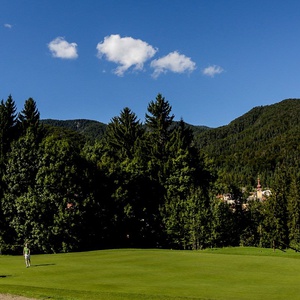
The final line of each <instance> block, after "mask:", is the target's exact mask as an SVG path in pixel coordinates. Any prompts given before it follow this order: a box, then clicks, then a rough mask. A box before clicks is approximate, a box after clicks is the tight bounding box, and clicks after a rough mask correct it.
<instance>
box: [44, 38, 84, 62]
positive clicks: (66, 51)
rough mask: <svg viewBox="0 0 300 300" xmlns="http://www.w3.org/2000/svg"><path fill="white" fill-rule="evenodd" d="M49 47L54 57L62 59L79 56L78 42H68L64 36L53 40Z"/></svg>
mask: <svg viewBox="0 0 300 300" xmlns="http://www.w3.org/2000/svg"><path fill="white" fill-rule="evenodd" d="M48 48H49V50H50V51H51V53H52V56H53V57H58V58H62V59H76V58H77V57H78V54H77V44H76V43H68V42H67V41H66V40H65V39H64V38H63V37H57V38H56V39H54V40H53V41H51V42H50V43H49V44H48Z"/></svg>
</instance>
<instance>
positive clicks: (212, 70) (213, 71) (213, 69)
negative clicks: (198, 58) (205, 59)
mask: <svg viewBox="0 0 300 300" xmlns="http://www.w3.org/2000/svg"><path fill="white" fill-rule="evenodd" d="M223 72H224V69H223V68H221V67H220V66H216V65H213V66H209V67H207V68H205V69H204V70H203V71H202V73H203V75H206V76H209V77H214V76H215V75H217V74H221V73H223Z"/></svg>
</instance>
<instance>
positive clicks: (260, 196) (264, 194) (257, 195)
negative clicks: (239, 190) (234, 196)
mask: <svg viewBox="0 0 300 300" xmlns="http://www.w3.org/2000/svg"><path fill="white" fill-rule="evenodd" d="M271 194H272V193H271V191H270V190H269V189H266V190H263V189H262V187H261V184H260V179H259V178H257V186H256V191H255V192H252V193H251V194H250V196H249V197H248V198H247V201H251V200H258V201H265V200H266V199H267V198H268V197H269V196H271Z"/></svg>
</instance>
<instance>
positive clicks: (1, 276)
mask: <svg viewBox="0 0 300 300" xmlns="http://www.w3.org/2000/svg"><path fill="white" fill-rule="evenodd" d="M11 276H12V275H0V278H6V277H11Z"/></svg>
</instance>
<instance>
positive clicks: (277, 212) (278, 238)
mask: <svg viewBox="0 0 300 300" xmlns="http://www.w3.org/2000/svg"><path fill="white" fill-rule="evenodd" d="M274 178H275V179H274V183H273V189H272V195H271V196H270V197H269V198H268V200H267V201H266V202H265V205H264V208H265V210H264V221H263V224H262V246H264V247H272V248H273V249H274V250H275V248H278V247H279V248H282V247H284V248H285V247H287V246H288V244H289V242H288V227H287V217H288V214H287V187H288V185H289V184H288V177H287V174H286V171H285V168H277V170H276V173H275V175H274Z"/></svg>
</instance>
